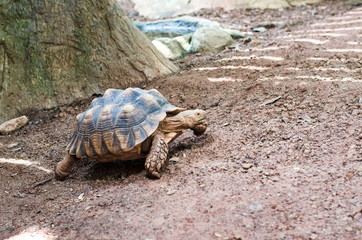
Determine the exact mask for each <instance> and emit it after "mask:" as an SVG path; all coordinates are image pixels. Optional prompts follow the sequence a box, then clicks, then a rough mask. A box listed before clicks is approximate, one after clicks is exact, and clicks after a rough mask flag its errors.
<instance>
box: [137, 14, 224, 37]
mask: <svg viewBox="0 0 362 240" xmlns="http://www.w3.org/2000/svg"><path fill="white" fill-rule="evenodd" d="M135 24H136V26H137V27H138V28H139V29H140V30H141V31H142V32H145V33H150V32H152V33H160V34H162V33H171V34H178V35H184V34H188V33H193V32H195V31H196V30H197V29H199V28H203V27H211V26H217V27H221V24H220V23H218V22H214V21H210V20H208V19H205V18H197V17H190V16H183V17H179V18H175V19H166V20H159V21H151V22H135Z"/></svg>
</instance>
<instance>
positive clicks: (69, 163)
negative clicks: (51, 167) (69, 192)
mask: <svg viewBox="0 0 362 240" xmlns="http://www.w3.org/2000/svg"><path fill="white" fill-rule="evenodd" d="M77 160H78V158H76V157H75V156H73V155H69V154H67V155H66V156H65V157H64V158H63V160H62V161H60V162H58V164H57V166H56V167H55V178H56V179H57V180H64V178H66V177H67V176H68V175H69V174H70V172H71V171H72V167H73V165H74V163H75V162H76V161H77Z"/></svg>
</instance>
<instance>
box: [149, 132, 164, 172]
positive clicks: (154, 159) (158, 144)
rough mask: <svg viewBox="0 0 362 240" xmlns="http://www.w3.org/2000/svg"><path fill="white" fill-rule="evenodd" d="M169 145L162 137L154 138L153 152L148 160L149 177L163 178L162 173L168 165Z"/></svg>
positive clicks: (151, 151)
mask: <svg viewBox="0 0 362 240" xmlns="http://www.w3.org/2000/svg"><path fill="white" fill-rule="evenodd" d="M167 154H168V145H167V143H166V142H165V139H164V138H163V137H162V136H161V135H156V136H155V137H154V138H153V141H152V146H151V150H150V152H149V154H148V156H147V158H146V162H145V168H146V171H147V174H148V175H149V176H153V177H156V178H161V171H162V170H163V168H164V167H165V166H166V165H167V163H168V156H167Z"/></svg>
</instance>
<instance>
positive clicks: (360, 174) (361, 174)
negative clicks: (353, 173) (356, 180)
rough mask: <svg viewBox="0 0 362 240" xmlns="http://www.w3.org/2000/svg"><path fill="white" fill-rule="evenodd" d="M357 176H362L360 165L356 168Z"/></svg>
mask: <svg viewBox="0 0 362 240" xmlns="http://www.w3.org/2000/svg"><path fill="white" fill-rule="evenodd" d="M357 174H358V176H362V166H360V167H359V168H358V169H357Z"/></svg>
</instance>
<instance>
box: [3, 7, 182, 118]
mask: <svg viewBox="0 0 362 240" xmlns="http://www.w3.org/2000/svg"><path fill="white" fill-rule="evenodd" d="M177 71H178V69H177V67H176V66H175V65H173V64H172V63H171V62H170V61H168V60H167V59H165V58H164V57H163V56H162V55H161V54H160V53H159V52H158V51H157V50H156V49H155V47H154V46H153V45H152V43H151V42H150V41H149V40H148V39H147V38H146V36H145V35H144V34H143V33H142V32H141V31H139V30H138V29H137V27H135V25H134V24H133V23H132V21H131V20H130V19H129V18H128V17H127V15H126V14H125V12H124V11H123V10H122V9H121V7H120V6H119V4H117V3H116V2H115V1H114V0H1V2H0V123H1V122H3V121H4V120H6V119H9V118H12V117H15V116H18V115H20V114H24V113H25V112H26V111H28V110H31V109H42V108H50V107H54V106H58V105H63V104H67V103H71V102H72V101H74V100H79V99H84V98H88V97H90V96H91V95H92V94H93V93H98V92H102V91H104V90H105V89H106V88H125V87H127V86H130V85H132V84H137V83H139V82H141V81H144V80H146V79H148V80H150V79H152V78H154V77H158V76H163V75H167V74H171V73H175V72H177Z"/></svg>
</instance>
